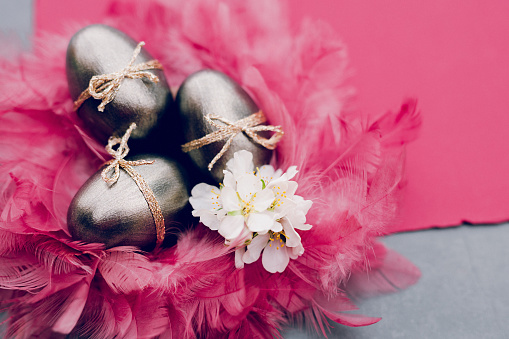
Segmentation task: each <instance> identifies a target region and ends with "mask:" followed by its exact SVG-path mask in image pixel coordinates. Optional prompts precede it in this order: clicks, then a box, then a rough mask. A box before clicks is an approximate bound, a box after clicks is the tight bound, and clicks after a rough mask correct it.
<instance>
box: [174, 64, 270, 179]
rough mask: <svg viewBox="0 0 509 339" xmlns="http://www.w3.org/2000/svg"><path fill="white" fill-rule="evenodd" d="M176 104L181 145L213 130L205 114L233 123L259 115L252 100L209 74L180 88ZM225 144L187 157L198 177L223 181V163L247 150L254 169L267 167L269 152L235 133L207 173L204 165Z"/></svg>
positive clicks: (214, 73)
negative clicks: (217, 116)
mask: <svg viewBox="0 0 509 339" xmlns="http://www.w3.org/2000/svg"><path fill="white" fill-rule="evenodd" d="M176 104H177V107H178V109H179V111H180V121H181V124H182V133H183V137H184V141H185V142H189V141H192V140H196V139H199V138H201V137H203V136H205V135H207V134H209V133H211V132H214V131H216V130H217V128H216V127H214V126H211V125H210V124H209V123H208V122H207V120H206V119H205V116H206V115H207V114H215V115H219V116H222V117H224V118H226V119H227V120H229V121H231V122H236V121H238V120H240V119H243V118H245V117H247V116H249V115H251V114H253V113H256V112H258V111H259V108H258V106H257V105H256V104H255V102H254V101H253V99H251V97H250V96H249V95H248V94H247V93H246V91H244V90H243V89H242V88H241V87H240V86H239V85H238V84H237V83H236V82H235V81H233V80H232V79H231V78H230V77H228V76H227V75H225V74H223V73H221V72H218V71H213V70H202V71H199V72H196V73H194V74H192V75H191V76H189V77H188V78H187V79H186V80H185V81H184V83H183V84H182V85H181V86H180V89H179V91H178V93H177V99H176ZM219 124H221V123H219ZM225 143H226V140H223V141H218V142H215V143H212V144H209V145H206V146H203V147H201V148H199V149H196V150H192V151H190V152H189V153H188V154H189V156H190V158H191V160H192V162H193V163H194V164H195V165H196V166H197V167H198V168H199V169H200V170H201V172H202V174H205V175H206V176H211V177H212V178H213V179H214V180H215V181H216V182H221V181H222V180H223V170H224V169H225V167H226V163H227V162H228V160H230V159H231V158H233V154H234V153H235V152H237V151H240V150H247V151H250V152H251V153H253V162H254V164H255V166H263V165H265V164H268V163H269V162H270V159H271V157H272V151H271V150H268V149H266V148H264V147H263V146H260V145H258V144H256V143H254V142H253V141H252V140H251V139H250V138H249V137H248V136H247V135H246V134H245V133H239V134H237V136H235V138H234V139H233V142H232V144H231V146H230V148H229V149H228V151H227V152H226V153H225V154H224V155H223V156H222V157H221V158H220V159H219V161H218V162H217V163H216V164H215V165H214V167H213V168H212V171H211V172H209V171H208V169H207V166H208V164H209V163H210V161H211V160H212V159H213V158H214V157H215V155H216V154H218V153H219V152H220V151H221V149H222V147H223V146H224V144H225Z"/></svg>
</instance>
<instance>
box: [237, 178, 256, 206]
mask: <svg viewBox="0 0 509 339" xmlns="http://www.w3.org/2000/svg"><path fill="white" fill-rule="evenodd" d="M236 178H237V192H238V193H239V195H240V198H241V199H243V200H244V201H245V202H246V203H247V202H249V201H250V200H251V197H252V196H253V194H255V193H257V192H258V191H261V190H262V182H261V181H260V179H259V178H258V177H256V175H254V174H252V173H251V174H245V175H242V176H240V177H236Z"/></svg>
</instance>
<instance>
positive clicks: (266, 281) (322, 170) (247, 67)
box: [0, 0, 420, 338]
mask: <svg viewBox="0 0 509 339" xmlns="http://www.w3.org/2000/svg"><path fill="white" fill-rule="evenodd" d="M133 13H136V15H133ZM103 22H104V23H106V24H109V25H111V26H114V27H116V28H118V29H120V30H122V31H124V32H126V33H128V34H129V35H131V36H132V37H134V38H135V39H138V40H144V41H146V42H147V48H148V49H149V50H150V52H151V54H152V55H153V56H154V57H156V58H157V59H158V60H159V61H160V62H161V63H162V64H163V65H164V69H165V72H166V75H167V78H168V79H169V82H170V85H171V86H172V87H175V88H176V87H178V86H179V85H180V83H182V81H183V80H184V79H185V77H186V76H187V75H189V74H191V73H192V72H194V71H197V70H200V69H203V68H211V69H217V70H220V71H222V72H224V73H226V74H228V75H229V76H231V77H232V78H233V79H235V80H236V81H237V82H239V83H240V84H241V85H242V86H243V88H244V89H246V90H247V91H248V92H249V93H250V94H251V95H252V96H253V97H254V98H255V100H256V101H257V104H258V106H259V107H261V108H262V109H263V111H264V112H265V113H266V115H267V118H268V120H269V121H270V122H271V124H274V125H281V126H283V127H284V129H285V132H286V136H285V138H284V139H283V141H282V142H281V143H280V145H279V146H278V148H277V151H276V152H277V153H276V157H275V159H276V160H275V163H274V165H275V167H277V168H282V169H286V168H288V167H289V166H292V165H296V166H297V167H298V168H299V171H300V172H299V173H298V175H297V176H296V177H295V178H294V180H295V181H297V182H298V184H299V190H298V194H299V195H301V196H303V197H305V198H306V199H309V200H312V201H313V208H312V209H311V210H310V211H309V213H308V216H307V220H308V222H309V223H310V224H312V225H313V228H312V229H311V230H309V231H307V233H306V237H303V239H302V244H303V245H304V247H305V249H306V251H305V252H304V254H303V255H302V256H300V257H299V258H297V259H296V260H291V261H290V263H289V265H288V267H287V268H286V270H285V271H284V272H283V273H275V274H271V273H268V272H267V271H265V270H264V269H263V268H262V266H261V262H260V261H261V260H259V261H257V262H255V263H253V264H251V265H246V266H245V267H244V268H243V269H237V268H236V267H235V262H234V253H233V249H232V248H231V247H225V246H224V244H223V242H224V239H222V238H221V237H220V236H218V235H217V232H211V231H210V230H209V229H207V228H206V227H204V226H203V225H201V224H198V225H195V226H194V227H191V228H189V229H188V230H187V231H184V232H183V233H181V234H180V236H179V240H178V243H177V244H176V245H175V246H173V247H171V248H165V249H161V250H160V251H158V252H153V253H144V252H141V251H140V250H139V249H138V248H135V247H125V246H124V247H115V248H110V249H104V247H103V246H102V245H101V244H87V243H80V242H77V241H73V240H72V239H71V238H70V236H69V233H68V230H67V225H66V213H67V208H68V206H69V204H70V202H71V199H72V197H73V196H74V194H75V193H76V192H77V190H78V189H79V187H80V186H81V185H82V184H83V183H84V182H85V181H86V179H87V178H88V177H90V175H91V174H92V173H94V172H95V171H96V169H97V168H98V167H99V165H100V164H101V163H102V162H104V160H105V153H104V150H103V146H102V145H99V144H98V143H97V142H96V141H94V139H93V138H91V137H90V136H89V134H88V132H87V131H86V130H85V129H84V128H83V127H82V124H81V122H80V121H79V120H78V119H77V117H76V116H75V114H74V113H73V102H72V100H71V98H70V96H69V94H68V89H67V81H66V75H65V51H66V47H67V44H68V41H69V39H70V37H71V35H72V34H73V33H74V30H73V31H71V30H70V31H69V34H64V33H62V34H61V35H58V36H43V37H40V38H38V39H36V40H35V41H34V48H33V51H32V52H30V53H28V54H24V55H21V56H19V57H18V58H15V59H9V60H5V59H1V60H0V63H1V65H0V79H1V80H0V81H1V82H0V93H1V100H0V145H1V146H0V147H1V149H0V180H1V181H0V211H1V214H0V239H1V241H0V256H1V258H0V288H1V289H0V295H1V298H2V305H3V308H4V309H6V310H7V311H8V318H7V326H8V328H7V336H8V337H20V338H25V337H30V336H32V335H40V336H41V337H44V336H47V337H51V336H52V335H53V334H54V333H55V332H56V333H60V334H63V335H69V336H70V337H77V336H79V337H90V338H113V337H115V338H135V337H139V338H151V337H156V336H161V337H163V338H171V337H177V338H182V337H190V338H191V337H226V336H229V337H246V338H248V337H253V338H255V337H256V338H258V337H266V338H271V337H274V336H275V337H280V333H279V331H280V330H281V329H282V327H283V326H285V325H286V324H288V323H291V322H297V323H299V324H302V323H304V324H306V325H307V326H309V327H311V328H314V329H316V330H317V331H319V332H323V333H324V334H325V332H326V327H327V326H328V323H327V322H326V319H327V318H329V319H331V320H333V321H335V322H337V323H340V324H344V325H348V326H363V325H369V324H372V323H374V322H377V321H378V320H379V318H372V317H365V316H362V315H359V314H355V313H352V312H350V311H352V310H355V309H356V307H355V305H354V304H353V303H352V302H351V301H350V299H349V297H348V295H349V293H350V294H351V295H359V294H373V293H378V292H389V291H391V290H392V289H394V286H397V287H399V288H405V287H407V286H409V285H411V284H413V283H415V281H417V279H418V277H419V271H418V270H417V269H416V268H415V267H414V266H413V265H412V264H411V263H409V262H408V261H406V260H405V259H404V258H402V257H400V256H399V255H398V254H396V253H394V252H391V251H390V250H388V249H386V248H384V247H383V245H381V244H379V243H376V240H375V239H374V237H375V236H377V235H380V234H383V233H384V229H385V227H386V226H387V225H388V224H390V223H391V222H393V221H394V218H395V216H396V212H397V202H398V197H399V194H400V190H401V186H402V183H403V164H404V145H405V144H406V143H407V142H409V141H411V140H412V139H414V138H415V134H416V131H417V128H418V126H419V124H420V118H419V115H418V114H417V112H416V108H415V103H414V102H413V101H408V102H406V103H405V104H403V106H402V108H401V110H400V111H399V112H396V113H392V112H389V113H387V114H385V115H383V116H382V117H381V118H379V119H375V120H373V121H372V122H371V123H367V122H366V121H368V119H366V118H364V117H363V116H361V115H360V114H359V113H358V112H355V111H351V110H348V109H347V108H346V107H347V106H346V105H347V104H348V102H349V97H350V95H351V93H350V91H349V90H348V89H347V87H345V85H344V81H345V74H346V73H347V72H346V69H347V56H346V50H345V46H344V45H343V44H342V43H341V42H340V41H339V40H338V39H337V38H336V37H335V36H334V34H333V33H332V32H331V31H330V30H329V29H328V28H327V27H325V26H324V25H321V24H318V23H315V22H310V21H305V22H304V23H303V24H302V25H301V27H300V29H299V30H296V31H293V30H292V29H290V28H289V23H288V21H287V19H286V16H285V13H284V10H283V9H282V7H280V6H279V5H278V4H277V3H275V2H274V1H269V0H262V1H260V0H256V1H255V0H252V1H251V0H250V1H242V2H239V1H233V0H232V1H229V0H224V1H219V2H211V1H206V0H190V1H167V2H165V3H164V4H162V3H159V2H156V1H151V2H149V3H148V2H143V3H141V4H139V3H135V2H134V1H133V2H126V1H122V2H120V1H119V2H115V1H114V2H112V4H111V7H110V9H109V14H108V16H107V17H106V18H105V19H104V21H103ZM368 267H371V269H372V271H371V273H370V275H369V276H368V275H366V273H365V272H366V270H367V268H368Z"/></svg>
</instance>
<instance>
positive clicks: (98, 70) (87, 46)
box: [66, 25, 173, 143]
mask: <svg viewBox="0 0 509 339" xmlns="http://www.w3.org/2000/svg"><path fill="white" fill-rule="evenodd" d="M137 44H138V42H136V41H134V40H133V39H131V38H130V37H129V36H127V35H126V34H124V33H123V32H121V31H119V30H117V29H115V28H112V27H109V26H106V25H90V26H87V27H85V28H83V29H81V30H80V31H78V32H77V33H76V34H75V35H74V36H73V37H72V39H71V41H70V42H69V46H68V48H67V59H66V71H67V81H68V84H69V91H70V93H71V97H72V98H73V100H76V99H77V98H78V97H79V96H80V94H81V93H82V92H83V91H84V90H85V89H87V87H88V85H89V81H90V79H91V78H92V76H94V75H102V74H108V73H114V72H119V71H121V70H123V69H124V68H125V67H126V66H127V65H128V64H129V61H130V60H131V57H132V55H133V52H134V50H135V48H136V45H137ZM153 59H154V58H153V57H152V56H151V55H150V54H149V53H148V52H147V50H146V49H145V48H144V47H142V49H141V53H140V54H139V55H138V56H137V58H136V60H135V62H134V64H139V63H143V62H147V61H150V60H153ZM148 72H151V73H153V74H154V75H156V76H157V77H158V78H159V82H158V83H154V82H152V81H150V80H148V79H146V78H142V79H129V78H125V79H123V81H122V83H121V85H120V89H119V90H118V92H117V94H116V96H115V98H114V99H113V101H111V102H110V103H108V104H107V105H106V106H105V109H104V112H100V111H98V109H97V107H98V106H99V104H100V103H101V100H97V99H94V98H89V99H87V100H86V101H85V102H84V103H83V104H82V105H81V107H80V108H79V109H78V115H79V116H80V117H81V118H82V119H83V121H84V122H85V124H86V125H87V127H88V128H89V130H90V131H91V132H92V133H93V134H94V135H95V136H96V137H97V138H98V139H99V141H101V142H104V143H105V142H106V140H107V139H108V137H109V136H110V135H114V134H116V135H121V134H122V133H123V132H124V131H125V130H126V129H127V128H128V127H129V125H130V124H131V123H132V122H135V123H136V124H137V126H138V128H137V129H136V130H135V131H134V132H133V134H132V139H142V138H145V137H146V136H147V135H148V134H149V132H150V131H151V130H152V129H153V128H154V127H155V126H156V124H157V123H158V121H159V120H160V118H161V117H162V116H163V114H164V113H165V111H166V110H167V108H168V107H170V106H171V104H172V102H173V98H172V96H171V93H170V89H169V87H168V84H167V82H166V78H165V76H164V72H163V71H162V70H149V71H148Z"/></svg>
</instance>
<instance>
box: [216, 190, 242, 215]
mask: <svg viewBox="0 0 509 339" xmlns="http://www.w3.org/2000/svg"><path fill="white" fill-rule="evenodd" d="M221 202H222V205H223V208H224V209H225V210H226V211H227V212H233V211H240V210H241V207H240V201H239V197H238V196H237V192H235V190H234V189H233V188H231V187H223V189H222V190H221Z"/></svg>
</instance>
